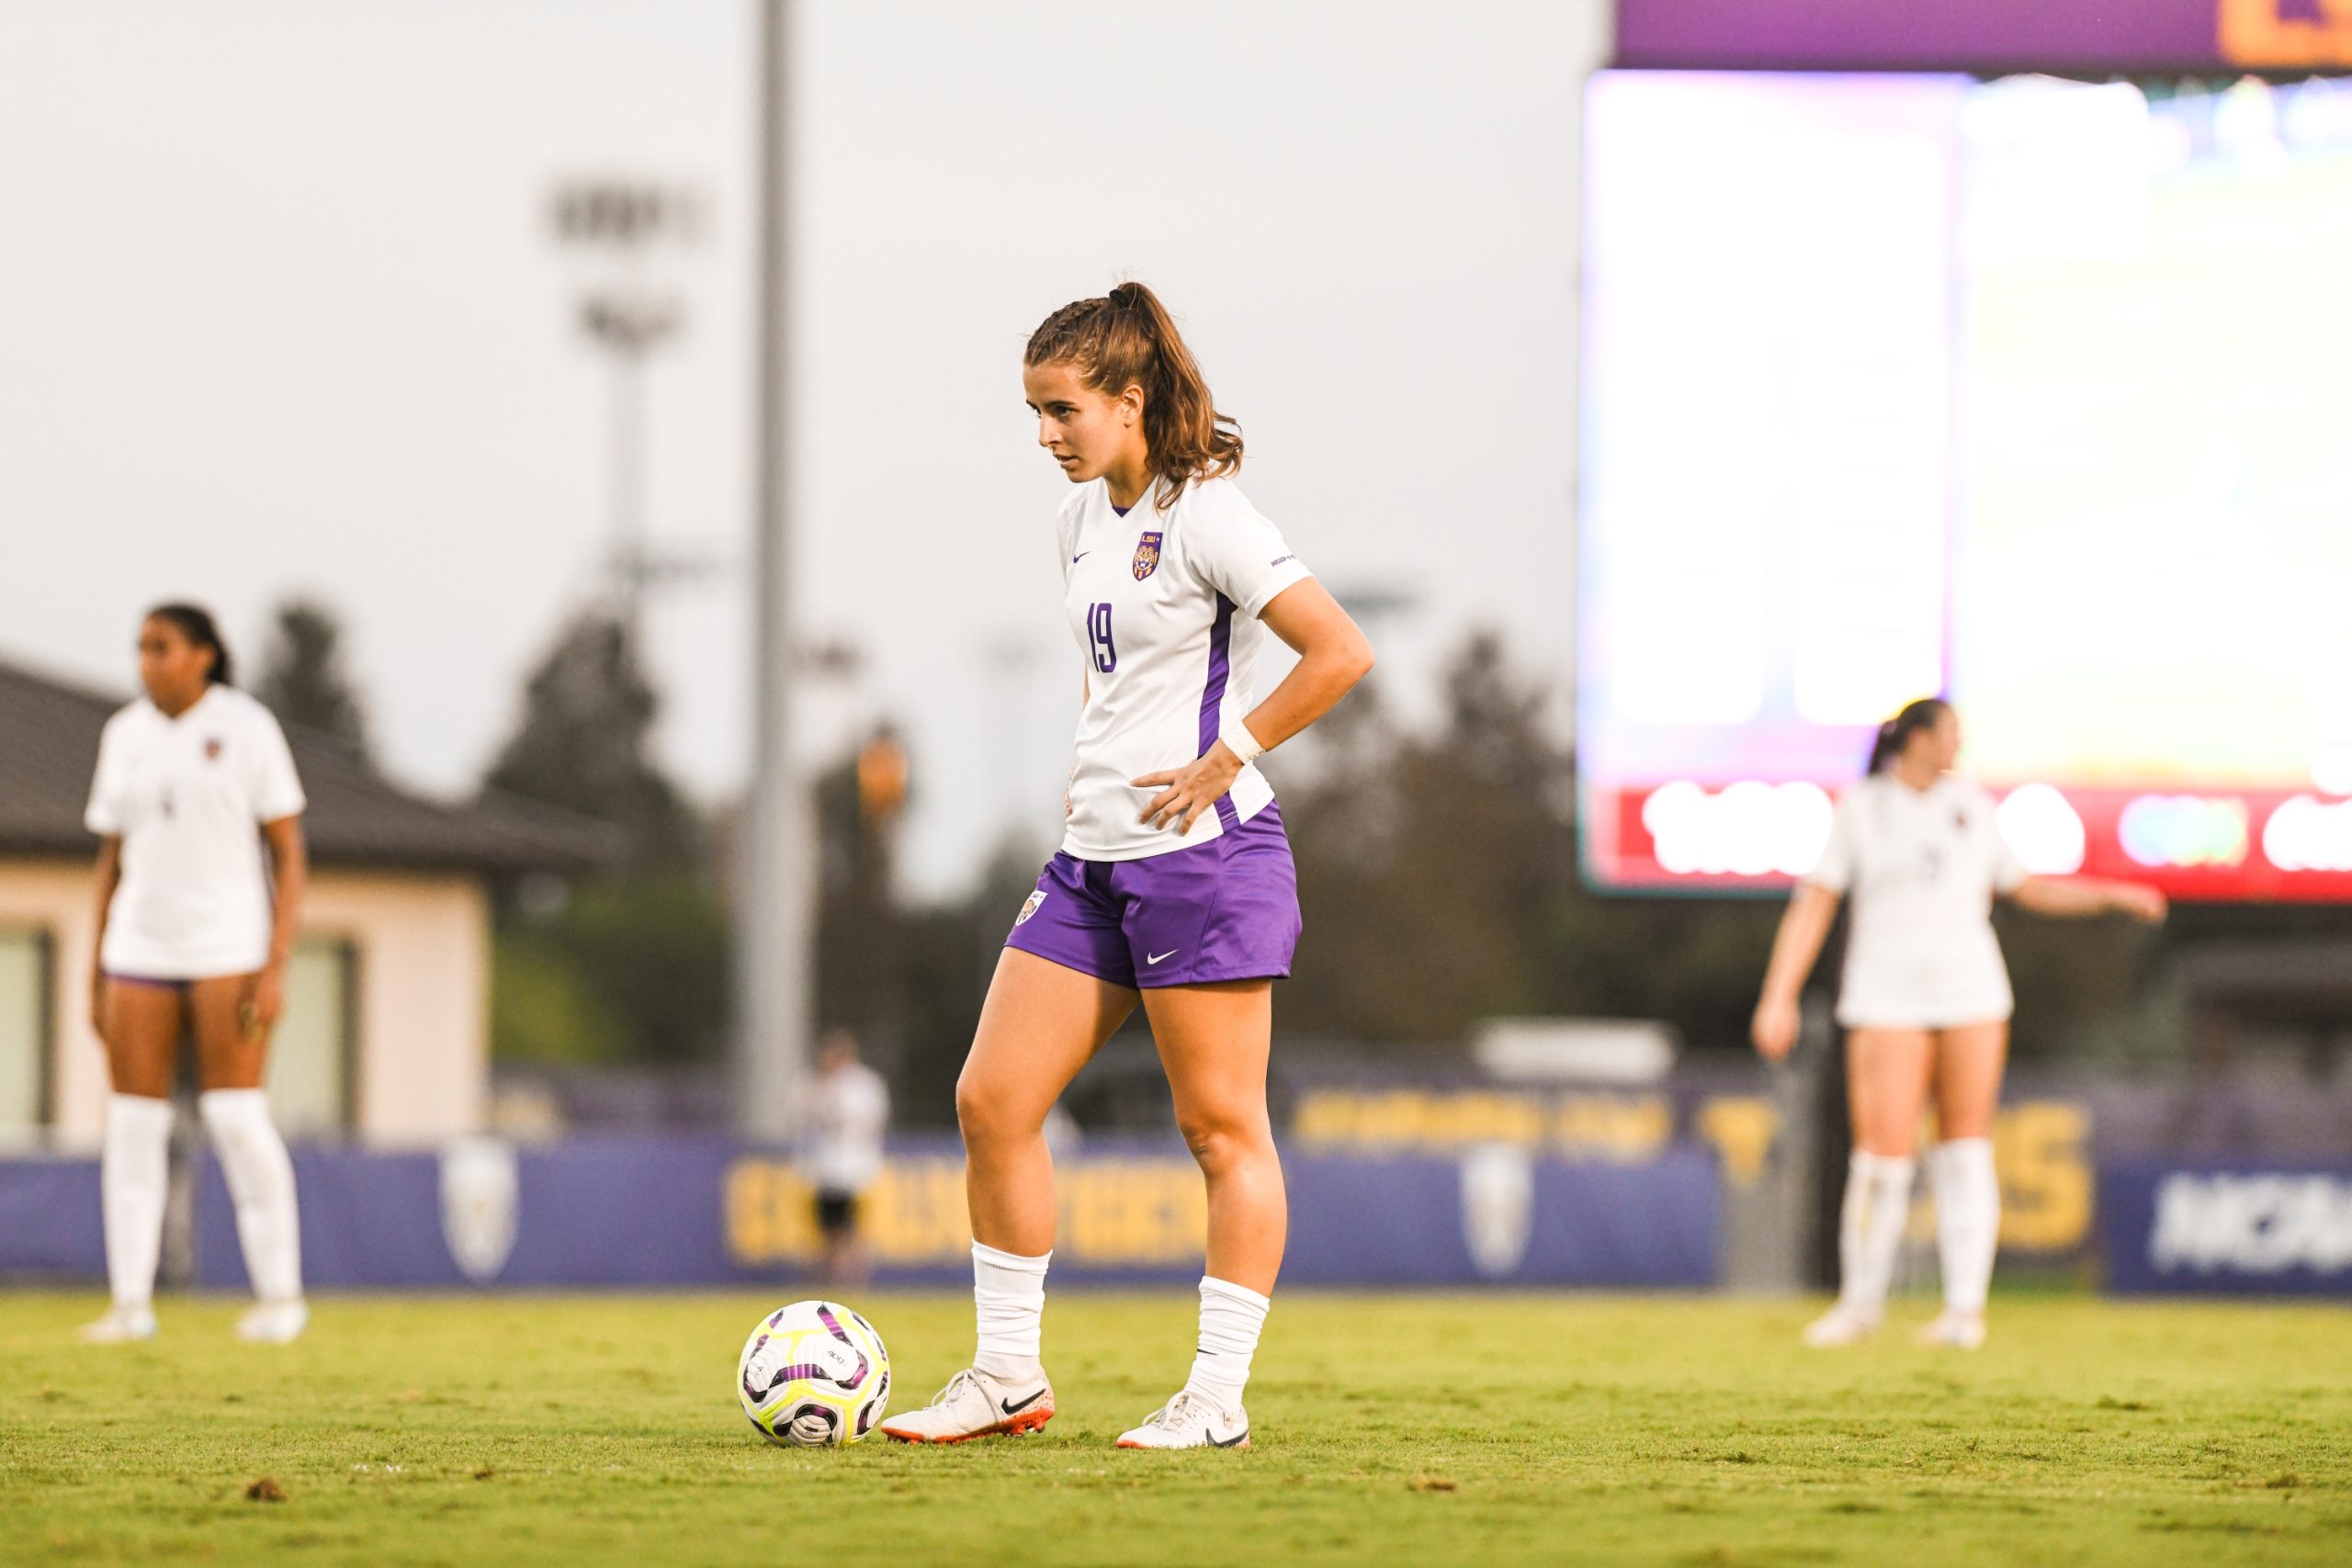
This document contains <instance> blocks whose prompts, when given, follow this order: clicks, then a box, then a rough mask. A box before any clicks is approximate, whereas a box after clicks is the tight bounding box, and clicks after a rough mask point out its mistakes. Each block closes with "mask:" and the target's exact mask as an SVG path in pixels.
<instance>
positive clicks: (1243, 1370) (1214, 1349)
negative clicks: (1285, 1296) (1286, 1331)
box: [1184, 1275, 1273, 1412]
mask: <svg viewBox="0 0 2352 1568" xmlns="http://www.w3.org/2000/svg"><path fill="white" fill-rule="evenodd" d="M1272 1304H1273V1303H1271V1302H1269V1301H1267V1300H1266V1298H1265V1297H1263V1296H1261V1295H1260V1294H1259V1293H1258V1292H1255V1291H1252V1290H1249V1289H1247V1288H1245V1287H1243V1286H1240V1285H1237V1284H1234V1283H1233V1282H1232V1281H1231V1280H1219V1279H1216V1278H1213V1277H1211V1276H1208V1275H1203V1276H1202V1278H1201V1343H1200V1348H1199V1349H1197V1350H1195V1351H1194V1352H1193V1375H1192V1376H1190V1377H1188V1378H1186V1379H1185V1380H1184V1386H1185V1387H1186V1388H1188V1389H1190V1390H1191V1391H1192V1392H1193V1393H1197V1394H1199V1395H1200V1396H1201V1397H1202V1398H1204V1399H1205V1400H1207V1401H1208V1402H1209V1403H1210V1404H1214V1405H1216V1407H1217V1408H1218V1409H1219V1410H1223V1411H1227V1412H1231V1411H1236V1410H1238V1409H1240V1408H1241V1390H1242V1389H1243V1388H1244V1387H1245V1386H1246V1385H1247V1384H1248V1383H1249V1382H1250V1357H1252V1356H1254V1355H1256V1354H1257V1353H1258V1331H1259V1330H1260V1329H1261V1328H1263V1327H1264V1326H1265V1325H1266V1308H1267V1307H1269V1306H1271V1305H1272Z"/></svg>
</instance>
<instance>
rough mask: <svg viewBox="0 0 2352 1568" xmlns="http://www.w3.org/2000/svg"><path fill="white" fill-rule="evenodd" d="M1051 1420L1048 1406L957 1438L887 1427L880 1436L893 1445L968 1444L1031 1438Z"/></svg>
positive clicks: (1051, 1413)
mask: <svg viewBox="0 0 2352 1568" xmlns="http://www.w3.org/2000/svg"><path fill="white" fill-rule="evenodd" d="M1053 1418H1054V1412H1053V1408H1052V1407H1051V1406H1050V1405H1049V1406H1047V1407H1046V1409H1043V1410H1024V1411H1023V1412H1022V1413H1021V1414H1020V1415H1018V1416H1014V1417H1013V1418H1012V1420H1010V1421H1000V1422H999V1423H997V1424H996V1425H995V1426H993V1427H983V1428H982V1429H981V1430H979V1431H977V1432H966V1433H963V1434H962V1435H960V1436H958V1437H953V1438H926V1437H924V1436H923V1435H922V1433H920V1432H894V1431H892V1430H891V1429H890V1428H889V1427H888V1426H885V1427H883V1428H882V1435H883V1436H884V1437H886V1438H889V1439H890V1440H891V1441H892V1442H894V1443H969V1442H976V1441H978V1439H980V1438H1026V1437H1031V1436H1034V1435H1035V1433H1036V1432H1037V1431H1039V1430H1040V1429H1041V1428H1042V1427H1044V1426H1045V1425H1046V1422H1048V1421H1050V1420H1052V1419H1053Z"/></svg>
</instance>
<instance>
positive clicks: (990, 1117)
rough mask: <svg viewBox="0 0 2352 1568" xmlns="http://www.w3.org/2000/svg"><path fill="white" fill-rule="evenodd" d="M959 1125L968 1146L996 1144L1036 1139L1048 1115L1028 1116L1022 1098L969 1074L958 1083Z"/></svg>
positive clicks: (957, 1113)
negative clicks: (1021, 1101)
mask: <svg viewBox="0 0 2352 1568" xmlns="http://www.w3.org/2000/svg"><path fill="white" fill-rule="evenodd" d="M956 1126H957V1127H959V1128H960V1129H962V1131H963V1134H964V1142H965V1143H966V1145H972V1144H996V1143H1003V1142H1006V1141H1009V1140H1016V1139H1020V1138H1024V1137H1032V1136H1035V1134H1038V1133H1039V1132H1041V1131H1043V1130H1044V1128H1045V1116H1044V1114H1043V1113H1042V1112H1040V1113H1038V1114H1037V1115H1035V1116H1032V1115H1029V1114H1027V1113H1026V1111H1024V1110H1023V1107H1022V1105H1021V1104H1020V1097H1018V1096H1016V1095H1013V1094H1009V1093H1007V1092H1006V1091H1005V1090H1004V1089H1003V1088H1002V1087H1001V1086H999V1085H994V1084H990V1083H988V1082H987V1081H985V1080H983V1079H977V1078H975V1077H973V1076H972V1075H971V1074H970V1073H968V1072H967V1073H966V1074H964V1076H963V1077H959V1078H957V1079H956Z"/></svg>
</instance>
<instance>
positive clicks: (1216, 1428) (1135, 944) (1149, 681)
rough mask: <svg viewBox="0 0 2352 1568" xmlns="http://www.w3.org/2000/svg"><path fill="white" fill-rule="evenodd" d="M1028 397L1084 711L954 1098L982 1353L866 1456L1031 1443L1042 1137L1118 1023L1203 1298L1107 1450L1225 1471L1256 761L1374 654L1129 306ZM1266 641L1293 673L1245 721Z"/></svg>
mask: <svg viewBox="0 0 2352 1568" xmlns="http://www.w3.org/2000/svg"><path fill="white" fill-rule="evenodd" d="M1022 381H1023V387H1024V388H1025V389H1026V391H1027V395H1028V401H1029V406H1030V408H1031V409H1032V410H1033V411H1035V413H1036V415H1037V442H1038V445H1040V446H1043V447H1045V448H1046V451H1047V452H1048V453H1050V454H1051V455H1052V457H1053V458H1054V460H1055V461H1056V462H1057V463H1058V464H1060V465H1061V469H1062V472H1063V473H1064V474H1066V475H1068V476H1069V480H1070V482H1071V483H1072V484H1073V485H1075V486H1077V487H1078V488H1077V491H1076V493H1074V494H1072V495H1071V496H1070V497H1069V500H1068V501H1067V502H1065V503H1064V504H1063V506H1062V509H1061V520H1060V525H1059V528H1058V530H1057V534H1058V539H1059V544H1060V549H1061V563H1062V584H1063V603H1064V607H1065V611H1066V614H1067V616H1068V619H1069V626H1070V630H1071V633H1072V635H1073V636H1074V637H1076V638H1077V640H1078V647H1079V650H1080V655H1081V657H1082V659H1083V660H1084V668H1085V682H1084V686H1083V701H1084V705H1083V707H1082V708H1081V710H1080V715H1079V724H1078V738H1077V747H1076V761H1075V763H1074V765H1073V766H1072V768H1071V770H1070V787H1069V795H1068V796H1067V798H1066V800H1065V812H1066V815H1067V817H1068V826H1067V831H1066V833H1065V836H1064V838H1063V840H1062V848H1061V852H1059V853H1057V854H1056V855H1055V856H1054V858H1053V860H1052V861H1051V862H1050V863H1048V864H1047V865H1046V870H1045V874H1043V875H1042V876H1040V877H1039V878H1038V879H1037V887H1036V891H1035V892H1034V893H1032V894H1031V895H1030V896H1029V899H1028V902H1027V903H1026V904H1024V905H1023V907H1022V909H1021V912H1020V915H1019V918H1018V919H1015V920H1014V922H1013V927H1012V935H1011V936H1010V937H1009V938H1008V940H1007V945H1006V948H1005V951H1004V953H1003V954H1002V955H1001V958H1000V960H999V962H998V964H997V971H996V977H995V979H994V980H993V981H992V982H991V983H990V985H989V994H988V1000H987V1002H986V1004H985V1005H984V1006H983V1007H982V1009H981V1013H980V1022H979V1029H978V1033H977V1035H976V1036H975V1037H974V1039H973V1042H972V1051H971V1055H970V1056H969V1057H968V1058H967V1060H966V1061H965V1064H964V1072H963V1077H962V1078H961V1079H960V1080H959V1081H958V1082H957V1084H956V1116H957V1119H958V1121H959V1122H961V1123H962V1126H963V1132H964V1147H965V1151H966V1156H967V1174H966V1178H965V1179H966V1185H967V1197H968V1201H969V1202H970V1205H971V1213H972V1236H973V1246H972V1258H973V1272H974V1285H975V1289H974V1295H975V1298H976V1300H977V1302H978V1320H979V1348H978V1354H977V1355H976V1356H975V1357H974V1359H973V1364H972V1366H971V1368H970V1369H969V1370H968V1371H962V1372H958V1373H957V1374H956V1377H955V1378H954V1380H953V1381H951V1382H949V1383H948V1384H947V1386H946V1387H945V1388H944V1389H943V1390H941V1391H940V1393H939V1394H938V1396H937V1397H936V1398H934V1399H933V1402H932V1403H931V1404H930V1405H929V1406H927V1407H926V1408H924V1409H921V1410H917V1411H913V1412H911V1413H910V1414H908V1415H905V1416H897V1417H894V1418H892V1419H890V1420H888V1421H885V1422H884V1423H883V1426H882V1430H883V1431H885V1432H887V1433H888V1434H889V1435H890V1436H891V1437H893V1438H899V1439H901V1440H902V1441H907V1442H960V1441H962V1440H964V1439H966V1438H978V1437H982V1436H986V1435H988V1434H990V1433H1018V1432H1027V1431H1035V1429H1036V1428H1038V1427H1042V1426H1044V1425H1045V1424H1046V1421H1047V1419H1049V1418H1050V1417H1051V1416H1052V1415H1053V1413H1054V1391H1053V1386H1052V1384H1050V1383H1049V1382H1046V1374H1045V1370H1044V1368H1043V1366H1042V1365H1041V1364H1040V1362H1039V1360H1038V1332H1039V1325H1040V1320H1041V1317H1042V1315H1043V1313H1044V1310H1045V1291H1046V1264H1047V1262H1048V1261H1049V1260H1050V1259H1051V1258H1052V1249H1053V1245H1054V1168H1053V1159H1052V1156H1050V1155H1049V1154H1048V1153H1047V1151H1046V1140H1045V1136H1044V1126H1045V1122H1046V1112H1047V1111H1049V1110H1050V1109H1051V1108H1052V1106H1053V1104H1054V1102H1055V1100H1057V1098H1058V1097H1059V1096H1060V1094H1061V1092H1062V1089H1063V1088H1064V1086H1066V1085H1067V1084H1068V1083H1069V1081H1070V1079H1071V1078H1072V1077H1074V1076H1076V1074H1077V1072H1078V1070H1079V1069H1080V1067H1082V1066H1085V1065H1086V1062H1087V1060H1088V1059H1089V1058H1090V1057H1091V1056H1092V1055H1094V1053H1095V1052H1096V1051H1097V1050H1098V1049H1100V1048H1101V1046H1102V1044H1103V1042H1104V1041H1105V1040H1106V1039H1108V1038H1109V1037H1110V1035H1111V1032H1112V1031H1114V1030H1115V1029H1117V1028H1118V1027H1119V1025H1120V1023H1121V1022H1122V1021H1125V1019H1126V1017H1127V1015H1128V1014H1129V1013H1130V1012H1132V1011H1133V1010H1134V1009H1135V1007H1136V1002H1137V1000H1138V998H1140V1000H1141V1001H1142V1003H1143V1008H1144V1010H1145V1012H1146V1014H1147V1015H1148V1017H1149V1019H1150V1021H1151V1031H1152V1035H1153V1037H1154V1038H1155V1039H1156V1040H1157V1041H1158V1043H1159V1059H1160V1062H1161V1064H1162V1066H1164V1067H1165V1068H1166V1070H1167V1073H1168V1082H1169V1087H1170V1089H1171V1090H1172V1091H1173V1093H1174V1097H1175V1102H1176V1121H1177V1124H1178V1125H1179V1127H1181V1128H1182V1132H1183V1134H1184V1141H1185V1143H1186V1144H1187V1145H1190V1147H1191V1148H1192V1151H1193V1156H1194V1157H1195V1158H1196V1159H1197V1160H1198V1161H1199V1162H1200V1167H1201V1172H1202V1174H1203V1176H1204V1177H1205V1178H1206V1179H1207V1183H1208V1216H1209V1218H1208V1227H1209V1228H1208V1272H1207V1277H1206V1278H1204V1280H1202V1281H1201V1292H1200V1294H1201V1317H1200V1337H1199V1341H1198V1347H1199V1348H1198V1350H1197V1352H1196V1354H1195V1356H1194V1359H1193V1370H1192V1374H1191V1376H1190V1377H1189V1378H1188V1379H1187V1380H1186V1381H1185V1383H1184V1386H1183V1389H1182V1391H1181V1392H1180V1393H1177V1394H1176V1395H1175V1396H1174V1397H1173V1398H1171V1399H1170V1400H1169V1402H1168V1403H1167V1404H1164V1405H1162V1406H1161V1407H1160V1408H1159V1410H1158V1411H1156V1412H1154V1413H1153V1414H1152V1415H1151V1416H1149V1417H1148V1418H1147V1419H1146V1420H1145V1421H1144V1423H1143V1424H1142V1425H1141V1426H1139V1427H1136V1428H1135V1429H1134V1430H1132V1431H1129V1432H1127V1433H1125V1435H1124V1436H1122V1437H1121V1438H1119V1446H1120V1447H1122V1448H1142V1449H1178V1448H1198V1447H1204V1446H1214V1447H1218V1448H1239V1447H1243V1446H1246V1445H1247V1444H1248V1442H1249V1438H1250V1423H1249V1417H1248V1416H1246V1415H1244V1414H1243V1412H1242V1407H1241V1393H1242V1388H1243V1385H1244V1384H1245V1383H1246V1382H1248V1380H1249V1376H1250V1357H1251V1355H1252V1354H1253V1353H1254V1351H1255V1350H1256V1348H1257V1343H1258V1331H1259V1328H1260V1326H1261V1325H1262V1324H1263V1322H1264V1321H1265V1315H1266V1307H1267V1295H1268V1292H1271V1291H1272V1289H1273V1286H1274V1276H1275V1274H1276V1273H1277V1272H1278V1271H1279V1269H1281V1266H1282V1257H1283V1237H1284V1232H1285V1228H1286V1225H1287V1223H1288V1219H1287V1211H1286V1209H1285V1206H1284V1202H1283V1176H1282V1168H1281V1166H1280V1164H1279V1163H1278V1162H1277V1160H1276V1158H1275V1155H1274V1143H1273V1133H1272V1122H1271V1121H1270V1119H1269V1117H1268V1115H1267V1112H1266V1058H1267V1053H1268V1048H1269V1045H1270V1043H1271V1038H1272V1027H1273V987H1272V981H1273V979H1274V978H1275V977H1277V976H1286V975H1288V974H1289V973H1290V962H1291V953H1292V949H1293V948H1294V947H1295V945H1296V942H1297V940H1298V933H1299V913H1298V893H1297V882H1296V878H1295V875H1294V874H1293V870H1292V866H1291V856H1290V843H1289V840H1287V839H1286V838H1285V837H1284V836H1283V826H1282V815H1281V813H1280V811H1279V810H1278V809H1277V808H1276V807H1275V805H1274V792H1273V790H1272V786H1270V785H1269V784H1267V783H1266V781H1265V779H1264V777H1263V776H1262V775H1261V774H1260V773H1259V772H1258V770H1257V768H1256V767H1255V766H1254V765H1253V764H1254V763H1255V761H1256V760H1257V758H1258V756H1259V754H1260V753H1261V752H1262V751H1264V750H1267V749H1268V748H1270V747H1273V746H1279V745H1280V744H1282V743H1283V741H1285V740H1287V739H1290V738H1291V737H1292V736H1294V735H1296V734H1297V733H1298V732H1299V731H1301V730H1303V729H1305V728H1306V727H1307V726H1308V725H1311V724H1313V723H1314V722H1315V721H1316V720H1317V719H1318V718H1320V717H1322V716H1323V715H1325V714H1326V713H1328V712H1329V711H1330V709H1331V707H1332V705H1334V704H1335V703H1337V702H1338V701H1339V700H1340V697H1342V696H1343V695H1345V694H1347V692H1348V690H1349V688H1351V687H1352V686H1353V685H1354V684H1355V683H1356V682H1357V681H1359V680H1360V679H1362V678H1363V674H1364V672H1365V671H1368V670H1370V669H1371V668H1372V647H1371V644H1370V643H1368V642H1367V641H1366V640H1365V639H1364V637H1363V633H1362V632H1361V631H1359V630H1358V629H1357V628H1356V626H1355V623H1354V622H1352V621H1351V620H1350V619H1349V618H1348V616H1347V614H1346V612H1344V611H1342V610H1341V609H1340V606H1339V604H1338V603H1337V602H1336V601H1334V600H1333V599H1332V597H1331V596H1330V594H1329V593H1328V592H1325V591H1324V590H1323V588H1322V586H1321V585H1320V584H1319V583H1317V581H1315V580H1314V578H1313V577H1311V576H1310V575H1308V572H1307V570H1306V567H1305V566H1304V565H1303V564H1302V563H1301V562H1300V561H1299V558H1297V557H1296V556H1295V555H1293V554H1292V553H1291V551H1290V548H1289V547H1288V546H1286V545H1284V544H1283V539H1282V536H1281V535H1279V534H1278V533H1276V532H1275V531H1274V526H1273V525H1272V524H1271V523H1269V522H1267V521H1266V519H1265V518H1263V517H1261V516H1260V515H1259V514H1258V513H1257V512H1256V511H1255V510H1253V509H1252V508H1251V507H1250V502H1248V501H1246V500H1244V499H1243V497H1242V494H1241V491H1239V490H1238V488H1237V487H1236V486H1235V485H1234V483H1233V479H1232V475H1233V474H1234V472H1235V471H1236V470H1237V469H1238V468H1240V467H1241V434H1240V432H1239V430H1238V428H1237V427H1236V426H1235V425H1234V423H1233V422H1232V421H1230V420H1229V419H1227V417H1226V416H1225V415H1223V414H1221V413H1219V412H1216V407H1215V405H1214V404H1213V403H1212V402H1211V401H1210V400H1209V389H1208V387H1207V385H1206V384H1205V383H1204V381H1203V380H1202V378H1201V373H1200V370H1199V368H1198V367H1197V366H1195V365H1194V363H1193V356H1192V355H1191V353H1190V352H1189V351H1188V350H1187V349H1186V348H1185V346H1184V343H1183V340H1182V338H1181V337H1179V336H1178V335H1177V332H1176V324H1175V322H1174V321H1171V320H1170V318H1169V315H1168V312H1167V311H1166V310H1164V309H1162V308H1161V306H1160V303H1159V299H1156V298H1155V297H1154V296H1153V295H1152V292H1151V290H1149V289H1148V288H1145V287H1144V286H1143V285H1141V284H1139V283H1124V284H1121V285H1120V286H1119V287H1118V288H1114V289H1113V290H1112V291H1111V293H1110V296H1109V297H1108V298H1107V299H1081V300H1079V301H1077V302H1076V303H1075V304H1070V305H1066V306H1064V307H1063V308H1062V309H1060V310H1057V311H1055V312H1054V313H1053V314H1052V315H1051V316H1048V317H1047V318H1046V321H1045V324H1044V325H1042V326H1040V327H1039V328H1038V329H1037V331H1036V332H1035V334H1034V335H1032V336H1031V338H1030V339H1029V346H1028V349H1027V352H1026V353H1025V354H1024V355H1023V375H1022ZM1261 624H1262V625H1263V626H1266V627H1268V628H1271V629H1272V632H1273V634H1274V635H1275V636H1276V637H1280V638H1282V639H1283V641H1284V642H1285V643H1288V644H1289V645H1290V646H1291V647H1292V648H1293V649H1296V650H1297V651H1298V654H1299V661H1298V664H1297V665H1296V667H1295V668H1294V669H1293V670H1292V671H1291V672H1290V673H1289V674H1288V675H1286V676H1284V677H1283V681H1282V683H1281V684H1280V685H1278V686H1276V687H1275V688H1274V690H1273V692H1272V694H1271V695H1269V696H1268V697H1267V698H1266V700H1265V701H1264V702H1262V703H1260V704H1258V705H1256V706H1254V707H1252V706H1251V705H1250V699H1251V695H1252V689H1253V688H1252V682H1253V678H1254V676H1255V674H1256V671H1257V660H1258V649H1259V645H1260V642H1261V633H1260V631H1259V627H1260V626H1261Z"/></svg>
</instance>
